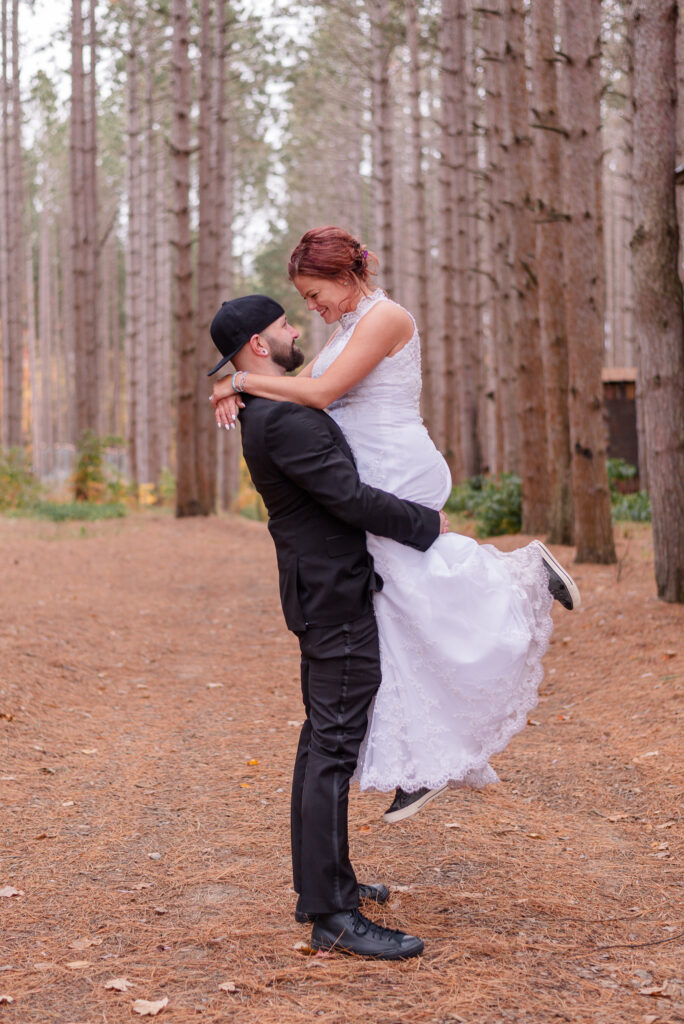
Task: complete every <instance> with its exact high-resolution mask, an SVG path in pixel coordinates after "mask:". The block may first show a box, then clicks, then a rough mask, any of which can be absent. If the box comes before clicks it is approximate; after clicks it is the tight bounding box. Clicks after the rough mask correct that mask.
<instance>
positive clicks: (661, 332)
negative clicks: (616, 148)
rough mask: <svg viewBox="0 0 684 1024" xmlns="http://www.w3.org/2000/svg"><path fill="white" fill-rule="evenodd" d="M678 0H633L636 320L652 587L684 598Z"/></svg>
mask: <svg viewBox="0 0 684 1024" xmlns="http://www.w3.org/2000/svg"><path fill="white" fill-rule="evenodd" d="M676 18H677V4H676V2H674V0H635V3H634V188H635V195H634V205H635V211H634V212H635V231H634V236H633V239H632V248H633V252H634V285H635V321H636V330H637V339H638V346H639V375H640V378H641V381H642V386H641V391H640V399H641V402H642V403H643V411H644V426H645V434H646V445H647V449H648V469H649V486H650V493H651V508H652V516H653V545H654V549H655V575H656V583H657V587H658V596H659V597H661V598H663V600H665V601H671V602H678V603H683V602H684V514H683V510H684V316H683V314H682V308H683V302H684V296H683V295H682V284H681V280H680V277H679V273H678V244H679V239H678V226H677V213H676V204H675V184H674V175H673V173H672V170H673V168H674V166H675V156H676V104H677V73H676V61H675V26H676Z"/></svg>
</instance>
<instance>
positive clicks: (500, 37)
mask: <svg viewBox="0 0 684 1024" xmlns="http://www.w3.org/2000/svg"><path fill="white" fill-rule="evenodd" d="M481 17H482V20H483V27H482V41H483V51H484V60H483V63H484V85H485V117H486V121H487V134H486V137H485V142H486V151H487V175H488V200H489V219H488V224H487V239H488V249H489V253H490V261H491V276H492V296H491V301H490V310H491V328H490V329H491V332H492V346H493V350H494V357H495V363H494V367H493V370H494V374H495V378H496V388H495V392H494V396H493V400H494V403H495V424H496V446H495V447H496V455H497V461H496V465H495V466H494V467H493V468H494V469H495V471H496V472H506V473H510V472H517V471H518V470H519V468H520V466H519V458H518V451H519V436H520V420H519V417H518V415H517V402H516V368H515V349H514V327H515V308H516V307H515V301H514V298H513V288H512V281H511V266H510V245H511V207H510V203H508V201H507V195H506V189H505V160H506V159H507V151H508V148H509V146H508V140H507V138H506V137H505V135H504V126H505V121H506V117H505V100H504V92H505V86H504V71H503V67H504V15H503V9H502V4H501V0H490V3H489V4H488V5H487V9H486V11H483V12H482V15H481Z"/></svg>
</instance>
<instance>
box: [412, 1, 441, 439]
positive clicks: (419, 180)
mask: <svg viewBox="0 0 684 1024" xmlns="http://www.w3.org/2000/svg"><path fill="white" fill-rule="evenodd" d="M406 18H407V23H406V33H407V42H408V51H409V94H410V103H411V195H412V199H413V203H412V213H413V225H412V230H411V242H412V255H413V260H412V263H413V267H412V272H413V276H414V279H415V282H416V294H417V299H418V302H417V306H416V319H417V323H418V329H419V331H420V351H421V357H422V371H423V392H422V407H423V419H424V420H425V423H426V425H427V428H428V430H431V428H432V421H433V418H434V411H435V403H434V396H433V387H434V383H433V374H432V360H431V354H430V302H429V300H430V292H429V285H428V241H427V210H426V204H425V175H424V173H423V129H422V116H421V112H420V93H421V81H420V72H421V51H420V21H419V12H418V3H417V0H408V2H407V4H406Z"/></svg>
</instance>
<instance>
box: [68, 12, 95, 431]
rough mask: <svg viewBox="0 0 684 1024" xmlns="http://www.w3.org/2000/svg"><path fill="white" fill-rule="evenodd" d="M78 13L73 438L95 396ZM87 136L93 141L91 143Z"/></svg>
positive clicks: (90, 421) (73, 131)
mask: <svg viewBox="0 0 684 1024" xmlns="http://www.w3.org/2000/svg"><path fill="white" fill-rule="evenodd" d="M84 45H85V42H84V33H83V14H82V9H81V0H72V5H71V116H70V125H69V133H70V143H69V174H70V199H71V206H70V221H71V268H72V274H73V283H72V299H73V317H72V318H73V328H74V338H73V351H74V360H75V366H74V372H75V389H76V433H77V436H78V437H80V436H81V435H82V434H83V432H84V431H85V430H87V429H89V428H90V429H93V430H94V429H96V427H97V396H96V395H95V394H94V387H93V383H94V380H93V379H94V371H93V368H92V357H93V352H94V342H93V339H92V323H93V320H92V314H91V310H92V308H93V304H94V302H95V301H96V297H95V295H94V294H93V265H94V264H93V246H94V245H95V238H94V234H93V230H94V225H93V217H94V209H93V205H94V204H93V188H94V183H93V181H92V173H93V166H92V159H91V156H92V154H93V149H94V144H95V143H94V130H95V128H94V125H93V126H92V131H91V128H90V126H89V116H88V108H87V103H88V97H87V96H86V89H87V79H86V74H85V70H84V66H83V50H84ZM91 135H92V139H91Z"/></svg>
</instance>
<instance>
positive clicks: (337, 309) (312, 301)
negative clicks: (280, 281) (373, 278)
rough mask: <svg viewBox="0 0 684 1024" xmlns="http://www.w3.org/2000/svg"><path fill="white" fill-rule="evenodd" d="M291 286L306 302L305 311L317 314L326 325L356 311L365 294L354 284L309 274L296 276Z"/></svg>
mask: <svg viewBox="0 0 684 1024" xmlns="http://www.w3.org/2000/svg"><path fill="white" fill-rule="evenodd" d="M293 284H294V286H295V288H296V289H297V291H298V292H299V294H300V295H301V296H302V298H303V299H304V301H305V302H306V307H307V309H308V310H309V311H310V312H312V313H313V312H315V313H318V314H319V316H321V317H322V318H323V320H324V321H325V323H326V324H334V323H336V322H337V321H338V320H339V319H340V317H341V316H342V314H343V313H349V312H351V311H352V310H354V309H356V306H357V305H358V302H359V299H360V298H361V297H362V296H363V295H365V294H366V293H365V291H363V290H362V289H361V288H359V287H358V285H357V284H356V283H354V284H351V283H350V282H347V281H336V280H328V279H327V278H324V277H312V276H310V275H309V274H298V275H297V276H296V277H295V278H294V281H293Z"/></svg>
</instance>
